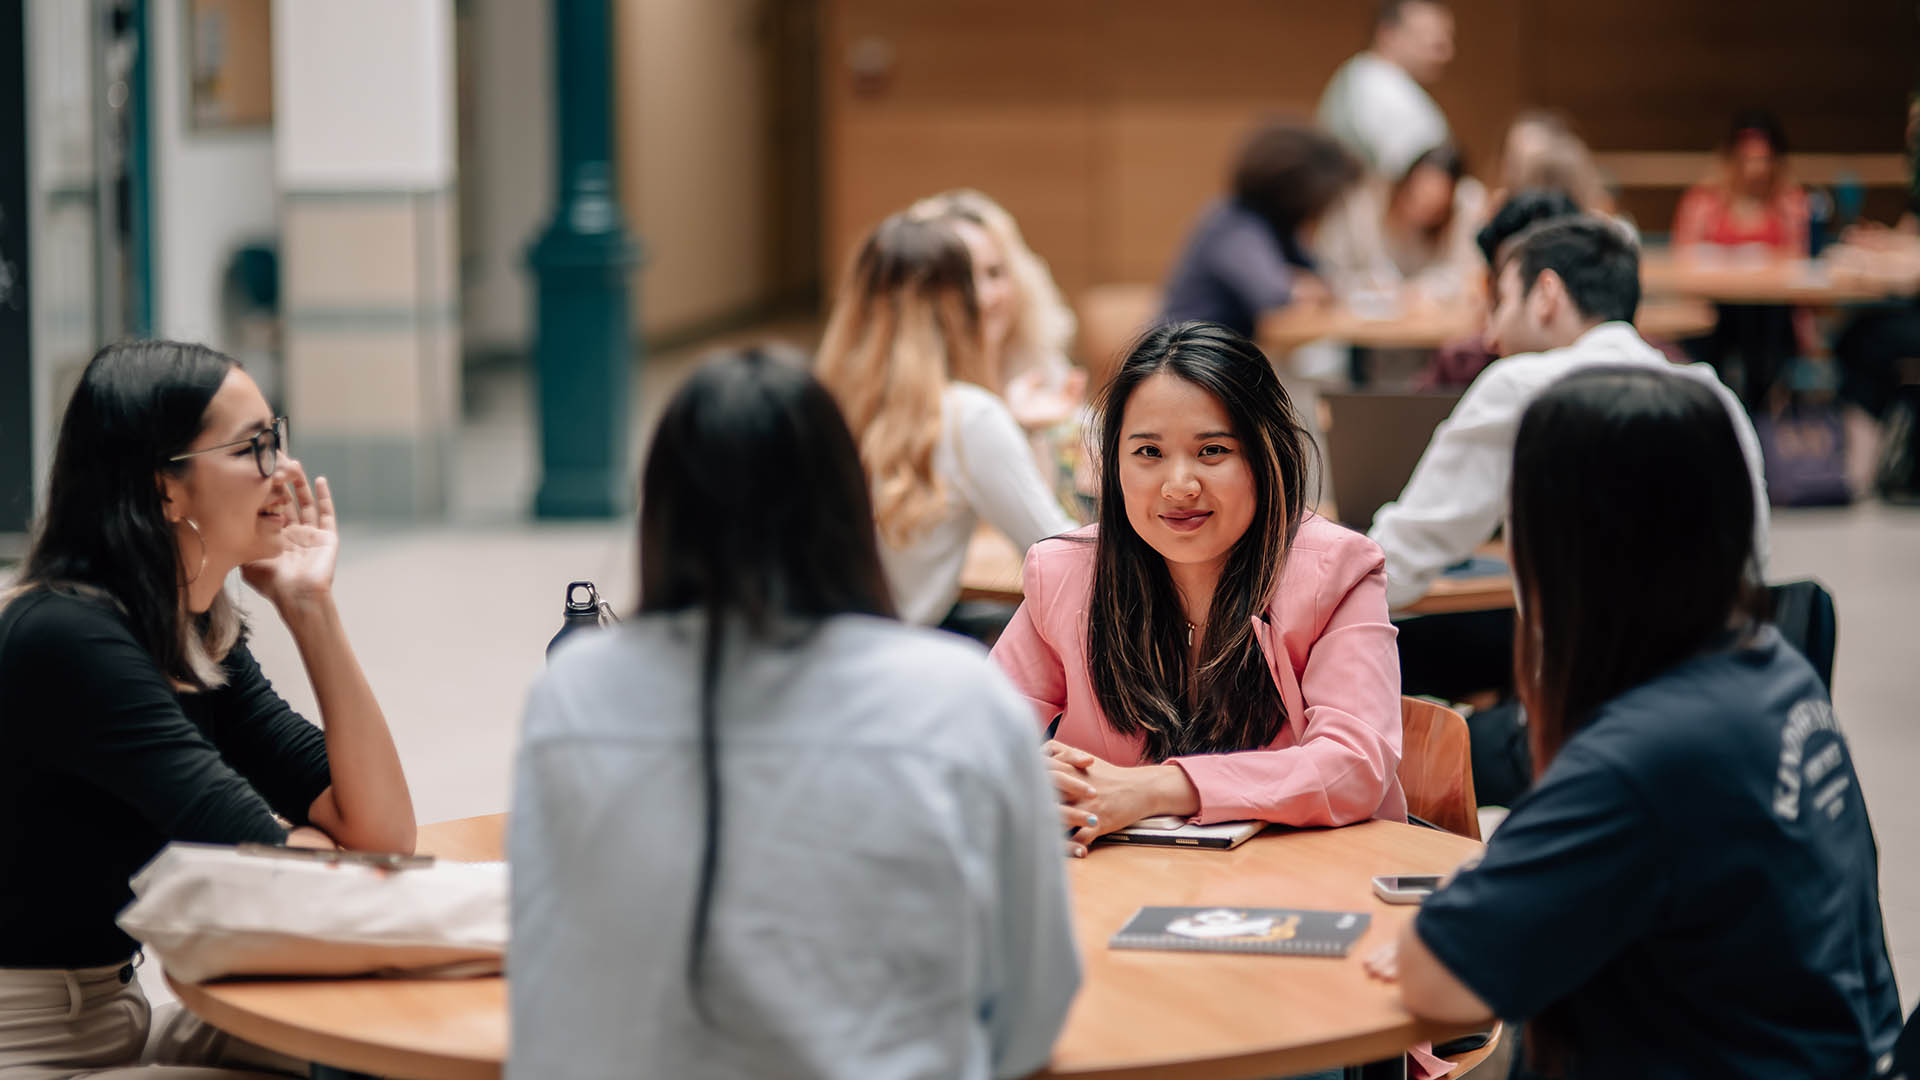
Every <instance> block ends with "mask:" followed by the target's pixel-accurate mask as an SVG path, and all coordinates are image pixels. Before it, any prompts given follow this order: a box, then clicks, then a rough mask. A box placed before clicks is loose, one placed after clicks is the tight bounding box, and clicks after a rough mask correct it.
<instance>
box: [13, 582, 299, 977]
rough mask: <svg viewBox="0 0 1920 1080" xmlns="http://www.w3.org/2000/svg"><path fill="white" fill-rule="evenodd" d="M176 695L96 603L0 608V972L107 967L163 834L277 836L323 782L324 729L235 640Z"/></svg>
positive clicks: (222, 838) (116, 955)
mask: <svg viewBox="0 0 1920 1080" xmlns="http://www.w3.org/2000/svg"><path fill="white" fill-rule="evenodd" d="M222 667H223V668H224V669H225V671H226V675H227V683H226V685H225V686H222V687H220V688H218V689H215V690H212V691H209V692H206V693H179V692H177V691H175V690H174V688H173V686H172V684H171V683H169V681H168V680H167V678H166V676H165V675H164V674H163V673H162V672H161V671H160V668H159V666H158V665H157V664H155V663H154V661H153V658H152V657H151V656H150V655H149V654H148V653H147V651H146V650H145V649H143V648H142V647H141V646H140V644H139V642H138V641H136V640H135V639H134V637H133V635H132V633H131V632H130V631H129V630H128V629H127V625H126V623H125V621H124V620H123V618H122V617H121V615H120V614H119V612H118V611H117V610H116V609H115V608H114V607H113V606H112V605H111V604H110V603H108V602H106V601H104V600H93V599H87V598H82V597H77V596H72V595H67V594H65V593H54V592H48V591H38V592H31V593H28V594H26V595H24V596H21V597H19V598H17V599H15V600H14V601H13V602H12V603H10V604H8V605H7V606H6V608H5V610H3V611H0V967H39V968H49V967H58V968H76V967H92V966H97V965H103V964H111V963H117V962H119V961H122V960H125V959H126V958H127V957H128V956H130V955H131V954H132V953H133V950H134V947H135V946H134V942H133V939H132V938H129V937H128V936H127V935H126V934H124V933H122V932H121V930H120V928H119V927H118V926H116V925H114V921H113V920H114V916H115V915H117V914H118V913H119V911H120V909H121V908H123V907H125V906H126V905H127V904H128V903H129V902H131V901H132V899H133V891H132V889H131V888H129V887H128V884H127V879H128V878H129V877H131V876H132V875H133V874H134V872H135V871H137V870H139V869H140V867H141V866H143V865H145V864H146V862H147V861H148V860H149V859H151V858H153V856H154V855H156V854H157V853H158V852H159V850H160V849H161V848H162V847H163V846H165V845H166V844H167V843H168V842H169V841H173V840H191V841H200V842H204V843H217V844H234V843H242V842H246V841H258V842H263V843H281V842H283V841H285V839H286V835H287V833H286V830H285V828H283V827H282V826H281V824H280V823H279V822H278V821H276V820H275V818H274V814H275V813H278V814H279V815H280V816H281V817H283V818H286V819H287V820H289V821H292V822H294V823H296V824H306V822H307V810H308V808H309V807H311V806H312V805H313V801H314V800H315V799H316V798H318V797H319V796H320V793H321V792H323V791H325V790H326V789H327V787H328V785H330V784H331V783H332V776H331V774H330V772H329V771H328V767H327V748H326V742H325V739H324V737H323V736H322V734H321V732H320V730H319V729H318V728H316V727H314V726H313V725H312V724H310V723H308V722H307V721H306V720H305V719H304V718H302V717H301V716H300V715H299V714H298V713H296V712H294V711H293V709H292V708H291V707H289V706H288V705H287V703H286V701H285V700H283V699H282V698H281V697H280V695H279V694H277V693H275V692H274V689H273V686H272V684H270V683H269V682H268V681H267V679H266V676H265V675H263V674H261V672H260V665H259V664H257V663H256V662H255V661H254V659H253V654H252V653H250V652H248V651H247V648H246V645H245V643H244V642H242V643H241V644H238V645H236V646H235V647H234V649H233V651H232V652H231V653H229V654H228V656H227V658H226V660H225V661H224V662H223V664H222Z"/></svg>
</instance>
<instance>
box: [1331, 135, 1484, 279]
mask: <svg viewBox="0 0 1920 1080" xmlns="http://www.w3.org/2000/svg"><path fill="white" fill-rule="evenodd" d="M1486 195H1487V193H1486V189H1485V188H1484V187H1482V186H1481V185H1480V182H1479V181H1478V180H1475V179H1474V178H1473V177H1471V176H1468V175H1467V174H1466V162H1465V160H1464V159H1463V158H1462V157H1461V156H1460V151H1459V149H1458V148H1457V147H1455V146H1453V145H1452V144H1450V143H1449V144H1445V145H1441V146H1436V147H1434V148H1432V149H1430V150H1427V151H1426V152H1424V153H1422V154H1421V155H1420V156H1418V157H1416V158H1415V159H1414V160H1413V164H1411V165H1410V166H1408V167H1407V169H1406V172H1405V173H1404V175H1401V176H1399V177H1398V178H1397V179H1394V180H1389V179H1387V178H1386V177H1378V176H1376V177H1369V178H1368V179H1367V180H1365V181H1363V182H1361V183H1360V184H1358V185H1356V186H1355V187H1354V188H1353V190H1352V191H1350V192H1348V194H1347V196H1346V197H1345V198H1344V199H1342V200H1341V201H1340V203H1339V205H1338V206H1336V207H1335V208H1334V210H1333V211H1332V212H1331V213H1329V214H1328V215H1327V217H1326V219H1325V220H1324V221H1322V222H1321V223H1320V226H1319V228H1318V229H1317V230H1316V231H1315V233H1314V240H1313V243H1314V254H1315V255H1316V256H1317V257H1318V258H1319V261H1320V268H1321V270H1322V272H1323V273H1324V274H1325V275H1326V278H1327V280H1328V281H1329V282H1330V283H1332V285H1333V287H1334V291H1335V292H1336V293H1337V294H1338V293H1351V292H1354V291H1386V292H1391V293H1394V294H1395V295H1396V296H1397V297H1398V300H1399V303H1400V304H1401V306H1403V307H1421V306H1432V305H1441V304H1452V303H1455V302H1457V301H1460V300H1464V299H1466V298H1467V296H1468V295H1469V293H1471V292H1472V290H1473V289H1475V288H1478V287H1480V286H1481V285H1482V283H1483V280H1484V277H1485V274H1486V267H1487V262H1486V260H1485V259H1483V258H1482V257H1481V255H1480V250H1479V248H1478V247H1476V246H1475V244H1474V233H1475V231H1476V230H1478V229H1479V228H1480V226H1481V225H1482V223H1483V221H1484V215H1485V213H1486Z"/></svg>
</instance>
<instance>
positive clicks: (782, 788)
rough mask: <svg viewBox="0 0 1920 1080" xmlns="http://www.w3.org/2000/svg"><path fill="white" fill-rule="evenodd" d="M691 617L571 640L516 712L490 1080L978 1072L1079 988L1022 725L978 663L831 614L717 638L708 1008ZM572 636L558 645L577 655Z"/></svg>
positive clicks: (1049, 806)
mask: <svg viewBox="0 0 1920 1080" xmlns="http://www.w3.org/2000/svg"><path fill="white" fill-rule="evenodd" d="M702 626H703V617H702V616H701V615H700V614H698V613H675V614H668V615H652V616H643V617H641V618H639V619H637V620H634V621H632V622H629V623H628V624H626V625H624V626H622V627H620V628H618V629H617V630H611V631H606V632H601V633H592V634H585V635H576V637H575V639H574V640H570V641H569V642H568V643H567V644H566V646H564V647H563V648H562V649H560V650H559V651H557V652H556V653H555V655H554V658H553V661H552V665H551V666H550V667H549V669H548V671H547V673H546V675H545V677H543V678H542V679H541V680H540V681H539V682H538V683H537V684H535V686H534V688H533V691H532V694H531V697H530V698H529V700H528V703H527V716H526V730H525V736H524V740H523V742H522V744H521V747H520V751H519V756H518V760H517V763H516V769H515V775H514V795H513V812H512V815H511V817H510V819H509V827H508V835H507V854H508V857H509V859H510V861H511V863H512V867H513V872H512V889H513V909H512V917H513V925H512V937H511V939H510V941H511V943H510V945H509V947H508V957H507V966H508V968H509V970H510V971H511V972H512V978H511V979H510V980H509V983H508V993H509V995H510V999H509V1003H510V1006H511V1014H512V1023H513V1027H512V1039H511V1049H510V1051H509V1056H508V1060H507V1069H506V1075H507V1076H508V1077H528V1078H533V1077H539V1078H541V1080H549V1078H567V1077H673V1078H680V1077H690V1078H718V1077H762V1076H781V1077H802V1078H805V1077H963V1078H977V1080H984V1078H986V1077H990V1076H991V1077H1014V1076H1023V1075H1026V1074H1027V1073H1030V1072H1032V1071H1034V1070H1036V1069H1038V1068H1040V1067H1041V1066H1043V1065H1045V1064H1046V1062H1047V1060H1048V1058H1049V1056H1050V1055H1051V1051H1052V1046H1053V1042H1054V1039H1055V1037H1056V1036H1057V1034H1058V1032H1059V1029H1060V1025H1061V1023H1062V1022H1063V1021H1064V1019H1065V1017H1066V1012H1067V1006H1068V1004H1069V1003H1070V1001H1071V1000H1072V998H1073V995H1074V992H1075V990H1076V989H1077V988H1078V985H1079V970H1080V969H1079V958H1078V954H1077V953H1076V951H1075V948H1074V943H1073V933H1072V927H1071V924H1070V915H1069V910H1068V907H1067V894H1066V884H1065V879H1064V874H1063V871H1062V865H1061V864H1062V854H1061V840H1060V835H1061V833H1060V826H1059V824H1058V816H1057V812H1056V809H1055V800H1054V796H1053V792H1052V789H1051V786H1050V785H1049V784H1048V783H1047V781H1046V780H1045V779H1044V777H1043V773H1042V769H1041V761H1040V743H1039V739H1038V738H1037V736H1036V735H1035V732H1034V727H1033V711H1032V708H1031V707H1030V706H1029V705H1027V703H1026V701H1025V700H1024V699H1023V698H1021V697H1020V696H1019V695H1018V694H1017V693H1016V692H1015V691H1014V689H1013V687H1012V686H1011V685H1009V684H1008V682H1007V681H1006V678H1005V677H1004V676H1003V675H1001V674H1000V672H999V670H998V669H996V668H995V667H994V666H993V664H992V663H991V662H990V661H989V660H988V659H987V657H986V654H985V653H984V652H982V651H981V650H980V648H979V647H978V646H976V645H974V644H973V643H971V642H968V641H966V640H964V639H962V638H960V637H958V636H956V635H951V634H944V633H938V632H935V631H928V630H919V629H914V628H911V627H906V626H903V625H901V624H899V623H896V622H893V621H892V620H885V619H875V618H868V617H864V616H840V617H837V618H832V619H828V620H826V621H825V622H824V623H822V624H820V625H819V626H818V627H817V629H816V630H815V631H814V632H813V633H812V634H811V635H810V636H804V637H801V636H799V635H798V632H797V629H796V630H795V631H792V632H790V636H791V637H793V638H794V639H795V640H793V641H791V642H789V643H788V644H785V645H775V644H770V643H764V642H761V643H754V642H749V640H748V639H747V638H746V637H745V635H743V634H739V633H735V634H734V635H732V636H731V638H730V639H729V641H728V655H730V656H731V657H732V659H730V660H728V661H726V663H725V667H724V671H723V676H722V679H721V687H722V689H721V694H720V700H719V714H718V720H719V723H718V731H719V747H720V756H719V761H720V771H721V776H722V780H721V807H722V810H721V821H722V825H721V834H722V839H721V843H720V848H719V873H718V876H717V878H716V885H715V889H714V894H713V895H714V899H713V906H712V908H711V923H710V928H709V935H708V938H707V951H706V959H705V964H704V968H703V970H704V971H705V987H706V989H705V1001H706V1002H707V1004H708V1007H709V1012H710V1013H711V1014H712V1016H713V1018H714V1022H715V1025H716V1026H715V1027H714V1028H711V1029H709V1028H706V1027H703V1026H702V1025H701V1023H700V1021H699V1019H698V1018H697V1014H696V1013H695V1011H694V1009H693V1004H692V998H691V992H690V990H689V987H688V982H687V958H688V948H689V940H690V928H691V926H692V921H693V914H692V911H693V900H694V892H695V888H696V882H697V880H698V865H699V859H700V851H701V835H702V833H701V829H702V827H703V825H702V823H703V820H704V818H703V816H702V815H703V804H702V801H701V780H700V766H699V759H698V750H697V745H698V744H697V732H698V726H699V719H698V702H699V697H698V694H699V691H698V686H699V674H698V672H699V671H700V649H701V641H702V629H701V628H702ZM576 642H577V644H576Z"/></svg>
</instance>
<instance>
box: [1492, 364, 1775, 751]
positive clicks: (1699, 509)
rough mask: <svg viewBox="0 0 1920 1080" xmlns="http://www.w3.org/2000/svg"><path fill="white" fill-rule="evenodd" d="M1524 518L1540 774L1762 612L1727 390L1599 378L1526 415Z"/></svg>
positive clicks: (1530, 696) (1635, 377) (1518, 568)
mask: <svg viewBox="0 0 1920 1080" xmlns="http://www.w3.org/2000/svg"><path fill="white" fill-rule="evenodd" d="M1512 505H1513V518H1512V526H1511V532H1510V536H1511V539H1510V543H1511V545H1512V554H1513V567H1514V575H1515V579H1516V582H1517V584H1518V588H1519V592H1520V620H1519V627H1518V632H1517V633H1516V635H1515V638H1514V685H1515V686H1517V687H1518V688H1519V692H1520V697H1521V699H1522V701H1523V702H1525V704H1526V707H1527V727H1528V730H1529V731H1530V732H1531V733H1532V738H1533V740H1534V745H1533V750H1534V754H1533V761H1534V773H1535V775H1536V776H1539V775H1540V774H1542V773H1544V772H1545V770H1546V768H1547V766H1549V765H1551V764H1552V763H1553V758H1554V755H1555V754H1557V753H1559V751H1560V748H1561V747H1562V746H1564V745H1566V742H1567V740H1568V739H1570V738H1572V737H1573V736H1574V735H1575V734H1577V733H1578V732H1579V731H1580V730H1581V729H1582V728H1583V727H1585V726H1586V725H1587V723H1588V722H1590V721H1591V720H1592V719H1593V715H1594V712H1595V710H1597V709H1598V708H1599V707H1600V706H1601V705H1603V704H1605V703H1606V702H1607V701H1608V700H1609V699H1611V698H1613V697H1615V696H1617V695H1619V694H1621V693H1622V692H1624V691H1626V690H1629V689H1631V688H1633V687H1634V686H1637V685H1639V684H1640V683H1643V682H1645V681H1647V680H1648V679H1650V678H1652V677H1653V676H1655V675H1657V674H1659V673H1660V672H1661V671H1662V670H1664V669H1666V668H1668V667H1671V666H1673V665H1674V664H1677V663H1679V662H1680V661H1682V660H1685V659H1686V658H1688V657H1689V656H1692V655H1694V654H1695V653H1698V652H1699V651H1701V650H1702V649H1704V648H1706V647H1707V646H1708V645H1709V644H1710V643H1711V642H1713V641H1715V640H1716V639H1718V638H1719V637H1720V636H1722V635H1723V634H1724V633H1726V631H1727V629H1728V628H1729V625H1730V620H1733V619H1735V618H1736V617H1737V616H1749V617H1750V616H1751V615H1752V614H1754V613H1755V611H1756V609H1755V608H1754V606H1753V603H1754V598H1755V596H1754V594H1755V593H1756V591H1757V590H1756V587H1755V586H1756V583H1757V577H1758V571H1757V568H1756V567H1755V565H1754V561H1753V519H1754V513H1755V508H1754V505H1753V485H1752V483H1751V482H1750V480H1749V478H1748V474H1747V464H1746V458H1745V457H1744V455H1743V454H1742V453H1741V450H1740V443H1739V441H1738V439H1737V438H1736V437H1735V435H1734V432H1733V421H1732V420H1731V419H1730V418H1729V417H1728V415H1727V409H1726V406H1725V404H1723V403H1722V402H1721V400H1720V398H1719V397H1718V396H1717V395H1715V394H1714V392H1713V391H1712V390H1710V389H1709V388H1707V387H1705V386H1703V385H1701V384H1700V383H1698V382H1695V381H1694V380H1692V379H1689V378H1687V377H1685V376H1682V375H1677V374H1673V373H1671V372H1665V371H1660V370H1658V369H1642V368H1629V369H1624V370H1622V369H1615V368H1596V369H1589V370H1585V371H1577V372H1575V373H1573V374H1571V375H1569V376H1567V377H1566V378H1564V379H1562V380H1560V381H1559V382H1558V383H1555V384H1554V385H1553V387H1552V388H1551V389H1549V390H1548V391H1547V392H1546V393H1545V394H1543V395H1541V396H1540V398H1539V399H1538V400H1536V401H1535V402H1534V403H1533V404H1532V405H1531V406H1529V407H1528V408H1527V411H1526V413H1525V414H1524V415H1523V416H1522V417H1521V420H1520V429H1519V432H1518V434H1517V435H1516V436H1515V439H1514V450H1513V504H1512ZM1650 522H1658V523H1659V527H1658V528H1650V527H1649V524H1648V523H1650Z"/></svg>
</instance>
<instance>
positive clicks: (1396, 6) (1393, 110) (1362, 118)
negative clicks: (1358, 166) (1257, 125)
mask: <svg viewBox="0 0 1920 1080" xmlns="http://www.w3.org/2000/svg"><path fill="white" fill-rule="evenodd" d="M1452 59H1453V11H1452V10H1451V9H1449V8H1448V7H1447V5H1446V4H1444V3H1441V2H1440V0H1381V3H1380V7H1379V13H1378V15H1377V16H1376V17H1375V19H1374V24H1373V47H1372V48H1371V49H1368V50H1367V51H1366V52H1363V53H1360V54H1358V55H1357V56H1354V57H1353V58H1352V59H1350V60H1348V61H1347V62H1346V63H1344V64H1342V65H1340V70H1339V71H1336V72H1334V74H1333V79H1332V81H1330V82H1328V83H1327V89H1326V92H1325V93H1323V94H1321V95H1320V109H1319V114H1318V116H1319V121H1320V126H1321V127H1324V128H1326V129H1327V131H1329V132H1331V133H1332V134H1333V135H1334V136H1336V137H1337V138H1339V139H1340V141H1342V142H1344V143H1346V144H1347V145H1348V146H1351V147H1352V148H1353V149H1354V151H1355V152H1356V153H1358V154H1359V155H1360V157H1361V158H1362V159H1363V160H1365V161H1366V162H1367V164H1368V165H1369V166H1370V167H1371V168H1372V169H1373V170H1374V171H1375V172H1377V173H1379V174H1381V175H1383V176H1395V177H1397V176H1399V175H1401V174H1403V173H1405V172H1406V169H1407V166H1409V165H1411V164H1412V163H1413V160H1414V159H1415V158H1417V157H1419V156H1420V155H1421V154H1423V153H1426V152H1427V151H1428V150H1431V149H1432V148H1434V147H1436V146H1439V145H1440V144H1442V143H1444V142H1447V141H1448V140H1449V139H1450V137H1451V136H1450V132H1449V131H1448V128H1447V118H1446V116H1445V115H1444V114H1442V113H1441V112H1440V106H1438V105H1436V104H1434V101H1433V98H1432V97H1430V96H1429V95H1428V94H1427V91H1426V87H1428V86H1432V85H1433V84H1434V83H1436V82H1438V81H1439V80H1440V76H1441V75H1442V74H1443V73H1445V72H1446V70H1447V63H1448V62H1449V61H1451V60H1452Z"/></svg>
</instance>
